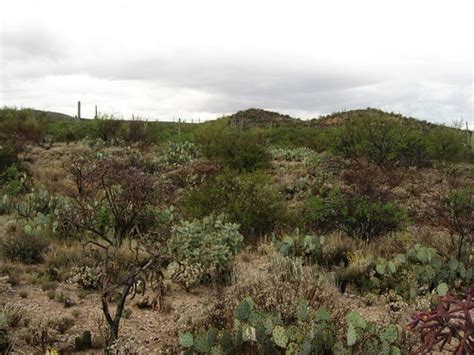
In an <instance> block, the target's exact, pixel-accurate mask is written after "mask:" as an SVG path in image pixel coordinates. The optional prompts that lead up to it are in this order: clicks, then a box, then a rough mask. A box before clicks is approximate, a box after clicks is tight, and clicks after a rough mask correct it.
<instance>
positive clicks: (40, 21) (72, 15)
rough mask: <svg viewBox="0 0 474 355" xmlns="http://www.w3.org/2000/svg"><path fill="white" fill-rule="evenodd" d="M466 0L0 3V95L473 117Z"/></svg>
mask: <svg viewBox="0 0 474 355" xmlns="http://www.w3.org/2000/svg"><path fill="white" fill-rule="evenodd" d="M471 3H472V1H471V0H453V1H437V0H430V1H425V0H411V1H406V0H397V1H389V0H377V1H375V0H374V1H369V0H358V1H353V0H352V1H340V0H331V1H316V0H313V1H298V0H292V1H278V0H272V1H263V0H260V1H258V0H253V1H247V0H239V1H230V0H220V1H210V0H199V1H196V0H194V1H182V0H173V1H170V0H168V1H156V0H155V1H143V0H134V1H120V0H115V1H104V0H102V1H99V0H94V1H89V0H81V1H75V0H68V1H65V0H61V1H56V0H42V1H34V0H30V1H27V0H2V1H1V2H0V21H1V22H0V106H4V105H8V106H16V107H33V108H37V109H45V110H50V111H59V112H63V113H67V114H71V115H74V114H75V113H76V105H77V101H78V100H80V101H81V103H82V116H85V117H92V116H93V115H94V106H95V105H98V108H99V111H100V112H103V113H107V114H114V115H116V116H118V117H124V118H130V117H131V115H132V114H134V115H135V116H139V117H142V118H147V119H161V120H172V119H177V118H182V119H187V120H190V119H193V120H197V119H200V120H207V119H212V118H216V117H220V116H222V115H224V114H229V113H232V112H236V111H238V110H243V109H247V108H250V107H258V108H264V109H269V110H274V111H278V112H281V113H286V114H290V115H292V116H295V117H299V118H304V119H307V118H314V117H318V116H319V115H324V114H328V113H331V112H335V111H343V110H350V109H357V108H365V107H375V108H380V109H383V110H387V111H393V112H396V113H401V114H404V115H408V116H413V117H416V118H420V119H424V120H428V121H432V122H439V123H446V124H450V123H452V122H453V120H460V119H463V120H464V121H468V122H470V124H471V125H472V126H474V118H473V117H474V114H473V106H474V99H473V92H474V86H473V77H472V74H473V68H474V62H473V49H474V39H473V33H474V21H473V18H472V17H473V15H472V14H473V13H474V11H473V10H474V6H473V5H471Z"/></svg>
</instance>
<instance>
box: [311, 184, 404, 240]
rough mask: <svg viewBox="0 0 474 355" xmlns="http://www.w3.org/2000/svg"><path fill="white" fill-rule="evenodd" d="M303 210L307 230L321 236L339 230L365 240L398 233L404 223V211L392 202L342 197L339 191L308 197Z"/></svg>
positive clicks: (329, 191) (364, 197) (365, 197)
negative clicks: (389, 233) (315, 231)
mask: <svg viewBox="0 0 474 355" xmlns="http://www.w3.org/2000/svg"><path fill="white" fill-rule="evenodd" d="M304 209H305V212H306V215H307V223H308V225H309V227H310V228H314V229H316V230H317V231H320V232H322V233H327V232H330V231H333V230H336V229H339V230H342V231H344V232H345V233H347V235H349V236H352V237H357V238H361V239H365V240H370V239H373V238H375V237H377V236H379V235H382V234H385V233H388V232H391V231H394V230H397V229H399V228H401V227H402V226H403V225H404V223H406V221H407V215H406V213H405V211H404V210H403V209H402V208H400V207H399V206H397V205H396V204H394V203H392V202H382V201H377V200H375V199H372V198H370V197H367V196H365V195H358V194H356V195H351V194H343V193H342V192H341V191H340V190H338V189H330V190H323V191H321V193H320V195H319V196H312V197H310V198H309V199H308V200H307V202H306V205H305V208H304Z"/></svg>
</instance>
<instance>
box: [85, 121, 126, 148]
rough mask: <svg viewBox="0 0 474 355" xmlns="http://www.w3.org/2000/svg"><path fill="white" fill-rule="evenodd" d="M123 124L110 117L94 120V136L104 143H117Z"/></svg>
mask: <svg viewBox="0 0 474 355" xmlns="http://www.w3.org/2000/svg"><path fill="white" fill-rule="evenodd" d="M121 125H122V122H121V121H119V120H117V119H116V118H115V117H113V116H110V115H101V116H99V117H97V118H95V119H94V120H92V136H90V138H98V139H101V140H103V141H104V142H109V141H110V142H112V143H114V142H116V141H117V139H118V137H119V136H118V133H119V130H120V127H121Z"/></svg>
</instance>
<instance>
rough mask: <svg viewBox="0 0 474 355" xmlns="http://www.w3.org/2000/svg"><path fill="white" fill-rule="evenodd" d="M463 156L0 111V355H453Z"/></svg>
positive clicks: (472, 237)
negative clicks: (109, 354) (61, 354)
mask: <svg viewBox="0 0 474 355" xmlns="http://www.w3.org/2000/svg"><path fill="white" fill-rule="evenodd" d="M471 141H472V136H471V135H470V132H468V131H465V130H460V129H455V128H450V127H446V126H441V125H434V124H429V123H426V122H422V121H418V120H416V119H413V118H405V117H402V116H400V115H396V114H391V113H386V112H383V111H379V110H374V109H365V110H355V111H348V112H343V113H335V114H332V115H328V116H326V117H321V118H319V119H315V120H310V121H302V120H298V119H294V118H291V117H289V116H285V115H280V114H278V113H274V112H268V111H264V110H258V109H249V110H247V111H241V112H238V113H236V114H234V115H230V116H226V117H223V118H220V119H218V120H215V121H210V122H205V123H200V124H190V123H183V122H179V123H163V122H144V121H138V120H135V121H121V120H114V119H113V118H111V117H99V118H98V119H94V120H71V119H52V118H48V117H45V116H44V115H42V114H39V113H38V112H37V111H34V110H14V109H3V110H0V214H1V215H0V353H9V352H12V353H46V352H47V351H49V352H50V353H51V352H55V351H56V352H58V353H101V352H104V351H105V352H107V353H112V352H113V353H137V354H158V353H170V354H180V353H185V354H208V353H210V354H411V353H424V354H426V353H456V354H472V353H473V352H474V329H473V323H472V317H473V311H474V303H473V301H472V297H473V295H474V286H473V284H474V151H473V147H472V146H471ZM448 309H449V311H447V310H448Z"/></svg>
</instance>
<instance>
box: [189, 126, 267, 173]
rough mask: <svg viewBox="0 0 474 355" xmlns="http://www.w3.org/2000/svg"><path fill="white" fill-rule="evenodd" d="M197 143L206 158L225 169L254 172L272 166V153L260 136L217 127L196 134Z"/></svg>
mask: <svg viewBox="0 0 474 355" xmlns="http://www.w3.org/2000/svg"><path fill="white" fill-rule="evenodd" d="M196 141H197V142H198V143H199V144H200V145H201V150H202V153H203V154H204V156H206V157H207V158H209V159H214V160H216V161H217V162H218V163H219V164H221V165H222V166H224V167H227V168H230V169H233V170H238V171H240V172H252V171H255V170H258V169H265V168H267V167H269V166H270V153H269V152H268V151H267V149H266V147H265V146H264V144H263V139H262V138H261V137H260V136H255V135H252V134H249V133H242V132H240V133H238V132H232V131H229V130H226V129H225V127H222V126H217V125H216V126H214V127H213V129H211V130H209V131H207V132H203V131H201V132H196Z"/></svg>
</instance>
